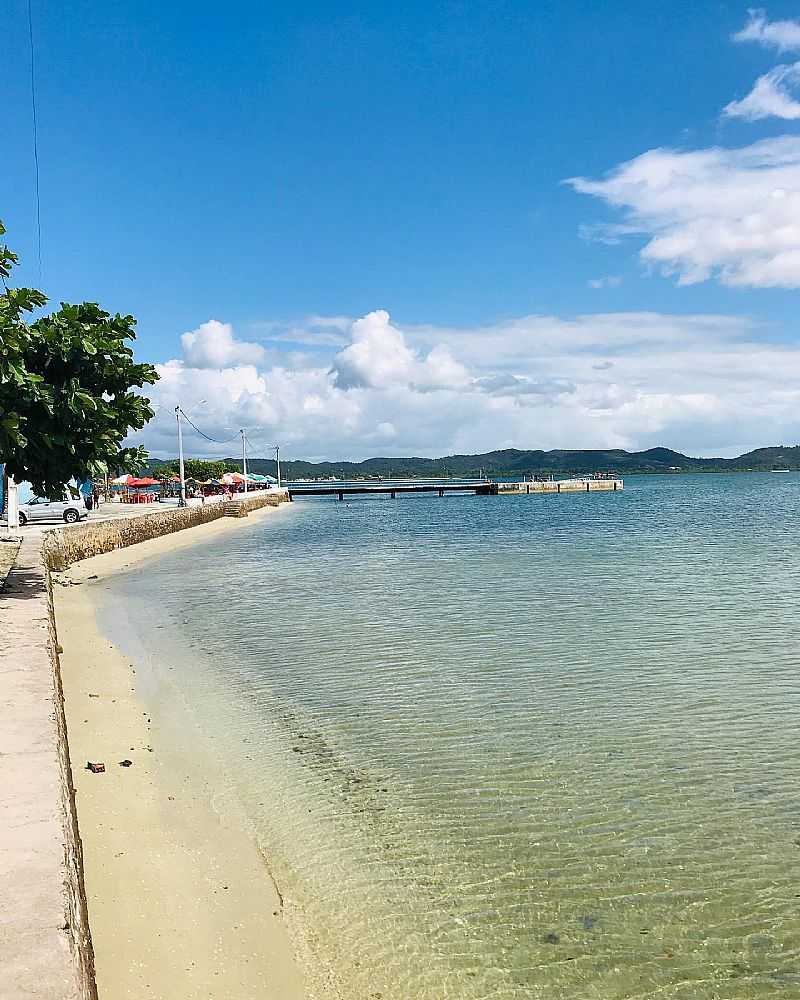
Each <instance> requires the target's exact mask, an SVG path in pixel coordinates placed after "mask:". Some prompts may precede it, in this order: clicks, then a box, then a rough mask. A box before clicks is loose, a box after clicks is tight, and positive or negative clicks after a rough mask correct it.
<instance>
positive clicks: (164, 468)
mask: <svg viewBox="0 0 800 1000" xmlns="http://www.w3.org/2000/svg"><path fill="white" fill-rule="evenodd" d="M183 471H184V475H185V476H186V478H187V479H196V480H197V481H198V482H202V483H204V482H207V480H209V479H219V478H220V477H221V476H224V475H225V473H226V472H239V471H240V466H239V463H238V462H234V461H233V460H232V459H230V458H226V459H223V460H222V461H216V462H215V461H207V460H205V459H202V458H187V459H185V461H184V463H183ZM178 472H179V462H178V460H177V458H173V459H172V460H171V461H169V462H164V463H163V464H162V465H158V466H156V469H155V471H154V473H153V475H154V476H155V477H156V479H169V478H171V477H172V476H173V475H177V474H178Z"/></svg>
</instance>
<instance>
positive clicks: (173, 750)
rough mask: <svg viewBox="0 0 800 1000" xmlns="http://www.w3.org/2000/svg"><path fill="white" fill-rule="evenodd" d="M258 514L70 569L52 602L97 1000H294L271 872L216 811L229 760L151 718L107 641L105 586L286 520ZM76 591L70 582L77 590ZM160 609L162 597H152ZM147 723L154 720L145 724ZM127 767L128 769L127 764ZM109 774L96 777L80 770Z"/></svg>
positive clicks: (294, 968) (297, 992) (292, 965)
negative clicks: (203, 751)
mask: <svg viewBox="0 0 800 1000" xmlns="http://www.w3.org/2000/svg"><path fill="white" fill-rule="evenodd" d="M283 509H284V508H281V507H279V508H265V509H264V510H262V511H258V512H257V513H255V514H251V515H250V517H249V518H248V519H247V520H235V519H226V520H223V521H215V522H212V523H211V524H208V525H204V526H201V527H198V528H192V529H190V530H187V531H182V532H177V533H175V534H173V535H168V536H165V537H163V538H158V539H153V540H151V541H148V542H143V543H142V544H140V545H137V546H134V547H132V548H129V549H120V550H118V551H116V552H110V553H107V554H104V555H101V556H96V557H95V558H93V559H89V560H86V561H85V562H82V563H79V564H76V565H75V566H73V567H72V568H71V569H70V570H69V571H68V572H67V573H64V574H60V575H58V576H57V577H56V581H57V582H56V585H55V586H54V599H55V607H56V620H57V628H58V637H59V643H60V645H61V647H62V649H63V653H62V654H61V668H62V678H63V685H64V694H65V699H66V714H67V726H68V735H69V744H70V757H71V761H72V767H73V776H74V781H75V787H76V792H77V809H78V822H79V826H80V833H81V837H82V840H83V848H84V861H85V880H86V893H87V897H88V905H89V921H90V926H91V931H92V937H93V942H94V949H95V958H96V968H97V984H98V991H99V996H100V1000H123V998H125V1000H195V998H197V1000H199V998H201V997H202V998H204V1000H208V998H214V1000H217V998H219V1000H222V998H226V1000H245V998H247V1000H249V998H259V1000H300V998H302V997H304V996H305V995H306V994H305V990H304V985H303V977H302V974H301V972H300V970H299V968H298V965H297V963H296V961H295V958H294V955H293V951H292V947H291V944H290V941H289V937H288V934H287V930H286V925H285V922H284V919H283V915H282V912H281V911H282V903H281V899H280V895H279V893H278V890H277V888H276V886H275V884H274V883H273V881H272V879H271V877H270V874H269V868H268V864H267V861H266V859H265V858H263V857H262V855H261V853H260V852H259V850H258V848H257V846H256V844H255V841H254V840H253V838H252V836H251V835H250V833H249V832H248V829H247V824H246V822H245V820H244V818H243V817H242V816H239V815H235V814H233V813H232V812H231V810H230V808H228V809H226V810H225V811H224V813H222V812H221V813H218V812H217V811H215V809H214V788H215V786H218V784H219V782H221V781H224V770H223V769H224V762H218V761H211V760H204V759H198V755H197V753H196V752H195V746H194V744H193V741H192V739H191V732H190V731H187V732H186V734H185V739H181V738H180V737H178V738H176V734H175V731H174V730H175V729H176V728H178V729H179V726H180V721H179V720H170V726H171V727H172V731H171V732H168V731H167V730H168V728H169V727H167V726H162V724H161V723H160V722H159V721H158V720H157V718H156V715H155V714H153V712H152V711H150V708H149V706H148V701H149V699H150V697H151V695H152V692H145V694H144V697H143V695H142V691H141V684H139V683H138V681H137V675H136V667H135V665H134V664H132V663H131V662H130V658H129V657H126V656H124V655H123V654H122V653H121V652H120V651H119V650H118V649H117V648H116V647H115V646H114V645H113V644H112V643H110V642H109V640H108V639H107V638H106V637H105V636H104V635H103V634H102V633H101V631H100V630H99V628H98V625H97V599H98V597H99V596H100V592H101V590H102V587H103V581H104V579H107V578H108V577H109V576H111V575H113V574H114V573H118V572H119V571H121V570H124V569H127V568H129V567H132V566H134V565H136V564H138V563H141V562H142V561H143V560H145V559H148V558H151V557H153V556H156V555H163V554H165V553H168V552H170V551H172V550H174V549H177V548H181V547H183V546H186V545H191V544H195V543H196V542H199V541H206V540H208V539H210V538H213V537H217V536H218V535H220V534H223V533H225V532H228V531H235V530H243V529H246V528H247V526H248V524H252V523H253V520H254V519H260V518H262V517H280V516H281V514H282V512H283ZM75 584H78V585H75ZM153 599H154V600H158V595H157V594H154V595H153ZM151 719H152V721H151ZM127 760H130V761H131V762H132V763H131V765H130V766H122V765H121V763H120V762H121V761H127ZM87 761H98V762H103V763H104V764H105V772H104V773H97V774H95V773H92V772H91V771H89V770H87V769H86V764H87Z"/></svg>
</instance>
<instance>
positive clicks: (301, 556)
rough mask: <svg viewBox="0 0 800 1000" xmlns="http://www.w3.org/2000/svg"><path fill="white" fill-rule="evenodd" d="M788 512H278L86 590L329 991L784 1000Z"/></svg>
mask: <svg viewBox="0 0 800 1000" xmlns="http://www.w3.org/2000/svg"><path fill="white" fill-rule="evenodd" d="M775 480H779V482H776V481H775ZM798 501H800V476H795V475H791V476H780V477H769V476H704V477H689V476H687V477H676V478H674V479H668V478H661V477H652V478H647V477H642V478H639V479H629V480H628V481H627V482H626V491H625V493H624V494H621V495H620V494H608V495H604V494H591V495H589V496H583V495H577V496H558V497H536V498H528V497H519V498H506V497H503V498H491V497H487V498H483V497H471V496H464V497H456V496H449V497H446V498H443V499H439V498H436V497H430V498H429V497H403V498H402V499H400V498H398V500H396V501H391V500H390V499H388V498H366V499H361V500H355V501H353V502H352V503H351V504H342V503H337V502H336V501H333V500H305V501H298V502H297V503H296V504H294V506H293V508H292V509H291V510H290V511H287V512H285V513H286V516H283V514H282V515H281V516H280V517H276V518H274V519H266V520H265V521H263V522H261V523H260V524H258V525H256V526H254V527H253V528H250V529H248V530H245V531H240V532H236V533H234V534H231V535H228V536H226V537H225V538H224V539H220V540H216V541H214V542H212V543H210V544H203V545H198V546H195V547H193V548H190V549H185V550H182V551H180V552H177V553H173V554H172V555H170V556H169V557H168V558H165V559H163V560H161V561H160V562H157V563H151V564H149V565H148V566H147V567H146V568H145V569H143V570H141V571H137V572H135V573H131V574H129V575H128V576H126V577H124V578H121V579H120V581H119V583H118V585H116V592H117V596H118V597H119V596H121V597H123V598H124V600H125V601H126V605H127V607H128V609H129V612H130V614H131V615H132V617H133V618H134V619H136V618H137V617H138V618H139V620H140V621H141V623H142V625H143V626H144V625H145V624H146V625H147V628H143V629H142V631H143V634H144V636H145V640H146V641H151V643H152V651H153V658H154V659H155V660H157V661H159V662H160V663H162V664H163V663H165V662H166V661H167V660H168V661H169V664H170V667H171V669H170V671H169V677H168V678H167V676H166V668H165V667H164V668H163V669H164V672H165V673H164V677H162V678H161V680H163V681H164V683H165V685H166V684H167V683H169V684H172V683H174V684H175V685H176V686H177V688H179V689H180V690H181V691H182V692H183V694H184V696H185V697H186V698H187V700H189V701H190V703H191V707H192V711H193V712H194V713H195V715H196V718H197V721H198V724H199V726H200V728H201V729H202V731H203V732H204V733H205V734H206V736H207V738H208V739H209V740H211V741H212V742H213V743H214V746H215V748H216V751H217V755H218V756H222V757H223V759H225V760H226V761H228V762H230V765H231V767H230V771H231V774H233V775H235V777H233V778H232V779H231V780H232V785H231V789H230V790H229V793H228V794H235V795H236V796H237V798H239V799H241V801H242V802H243V803H244V805H245V808H246V810H247V812H248V814H249V816H250V817H251V820H252V823H253V827H254V831H255V833H256V835H257V836H258V838H259V840H260V841H261V843H262V844H263V846H264V849H265V852H266V853H267V854H268V855H269V857H270V859H271V862H272V864H273V867H274V868H275V871H276V874H277V877H278V880H279V882H280V883H281V884H282V886H283V887H284V888H285V889H286V893H287V897H288V898H290V900H291V902H292V904H293V907H294V908H295V909H296V911H297V912H298V913H299V914H301V915H302V918H303V926H304V928H305V934H304V941H305V946H307V947H308V948H309V949H310V954H311V955H312V956H313V958H314V960H315V961H316V962H317V964H318V965H319V964H320V961H321V963H322V965H324V966H326V967H327V968H328V969H330V970H332V973H331V974H332V975H333V977H334V978H335V980H336V981H337V982H338V984H339V987H340V989H341V991H342V994H343V995H344V996H346V997H348V1000H349V998H351V997H352V998H361V997H364V998H368V997H378V996H382V997H384V998H387V1000H388V998H397V1000H400V998H404V1000H411V998H431V1000H441V998H449V997H452V998H466V1000H468V998H482V997H485V998H489V997H491V998H502V1000H515V998H522V997H541V998H547V1000H567V998H569V1000H584V998H587V1000H591V998H603V1000H611V998H623V997H624V998H633V997H640V998H644V997H653V996H658V997H659V998H669V1000H711V998H730V1000H740V998H750V997H762V996H763V997H787V998H788V997H797V996H798V995H800V952H799V951H798V948H799V947H800V917H799V916H798V914H799V913H800V884H799V883H798V876H799V875H800V801H799V800H798V778H800V743H799V742H798V721H800V702H799V701H798V690H799V685H798V677H797V666H798V654H797V649H798V629H799V627H800V626H798V621H800V618H799V616H798V611H799V610H800V608H799V607H798V605H799V604H800V598H798V596H797V593H798V591H797V568H796V567H797V557H798V543H797V541H796V538H797V521H798V518H797V510H798ZM153 593H158V594H159V602H158V608H157V609H154V608H153V600H152V595H153ZM159 626H161V627H159ZM148 636H149V640H148V638H147V637H148ZM167 636H169V638H166V637H167ZM166 650H169V655H166V654H165V651H166ZM187 651H189V652H191V654H192V655H191V656H190V655H187ZM160 669H162V667H158V666H157V667H156V668H155V670H156V673H158V670H160ZM158 680H159V678H158V677H156V681H157V682H158ZM163 690H166V688H164V689H163ZM163 690H162V693H163Z"/></svg>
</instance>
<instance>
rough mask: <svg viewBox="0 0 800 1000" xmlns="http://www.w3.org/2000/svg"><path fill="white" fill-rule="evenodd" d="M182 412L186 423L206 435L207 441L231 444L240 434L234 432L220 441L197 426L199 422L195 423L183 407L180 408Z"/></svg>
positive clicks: (203, 435) (202, 435)
mask: <svg viewBox="0 0 800 1000" xmlns="http://www.w3.org/2000/svg"><path fill="white" fill-rule="evenodd" d="M180 413H181V416H182V417H183V419H184V420H185V421H186V423H187V424H189V426H190V427H193V428H194V429H195V430H196V431H197V433H198V434H199V435H200V437H204V438H205V439H206V441H211V443H212V444H230V443H231V441H235V440H236V438H237V437H239V435H238V434H234V436H233V437H231V438H226V440H224V441H219V440H218V439H217V438H214V437H211V435H210V434H206V432H205V431H201V430H200V428H199V427H198V426H197V424H195V423H194V422H193V421H192V420H190V419H189V417H187V416H186V414H185V413H184V412H183V409H181V410H180Z"/></svg>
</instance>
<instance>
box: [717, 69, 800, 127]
mask: <svg viewBox="0 0 800 1000" xmlns="http://www.w3.org/2000/svg"><path fill="white" fill-rule="evenodd" d="M798 84H800V63H792V64H791V65H789V66H776V67H775V68H774V69H771V70H770V71H769V72H768V73H765V74H764V75H763V76H760V77H759V78H758V79H757V80H756V82H755V85H754V86H753V89H752V90H751V91H750V93H749V94H748V95H747V97H744V98H742V100H741V101H731V102H730V104H726V105H725V107H724V108H723V109H722V113H723V114H724V115H726V116H727V117H728V118H745V119H747V120H748V121H756V120H757V119H759V118H783V119H786V120H787V121H791V120H792V119H795V118H800V101H797V100H795V98H794V97H793V96H792V93H791V90H792V88H796V87H797V86H798Z"/></svg>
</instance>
